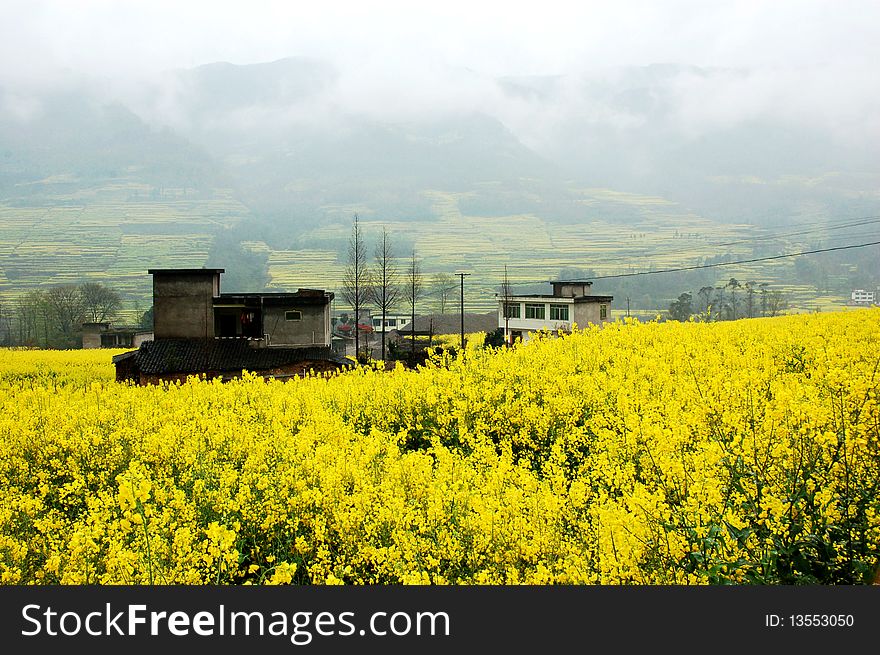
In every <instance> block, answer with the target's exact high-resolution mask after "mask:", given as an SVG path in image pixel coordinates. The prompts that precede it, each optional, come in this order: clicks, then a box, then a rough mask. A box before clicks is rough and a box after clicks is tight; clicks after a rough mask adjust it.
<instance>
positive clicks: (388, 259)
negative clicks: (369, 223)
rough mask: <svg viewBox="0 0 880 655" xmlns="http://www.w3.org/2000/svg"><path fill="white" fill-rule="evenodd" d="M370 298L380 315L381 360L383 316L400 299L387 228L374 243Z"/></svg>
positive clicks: (383, 348) (395, 267)
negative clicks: (374, 256) (374, 254)
mask: <svg viewBox="0 0 880 655" xmlns="http://www.w3.org/2000/svg"><path fill="white" fill-rule="evenodd" d="M368 293H369V296H370V300H372V301H373V304H374V305H375V306H376V309H378V310H379V313H380V314H381V316H382V361H384V360H385V317H386V316H387V315H388V312H389V311H390V310H391V309H392V308H393V307H394V306H395V305H396V304H397V301H398V300H399V299H400V286H399V284H398V272H397V264H396V262H395V260H394V251H393V250H392V248H391V240H390V239H389V237H388V230H387V229H386V228H384V227H383V228H382V236H381V238H380V239H379V242H378V243H377V244H376V258H375V264H374V266H373V271H372V275H371V276H370V287H369V291H368Z"/></svg>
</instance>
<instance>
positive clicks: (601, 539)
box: [0, 310, 880, 584]
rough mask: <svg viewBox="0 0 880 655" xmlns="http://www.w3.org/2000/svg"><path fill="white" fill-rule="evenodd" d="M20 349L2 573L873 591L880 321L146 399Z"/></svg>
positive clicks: (1, 380) (789, 325) (610, 338)
mask: <svg viewBox="0 0 880 655" xmlns="http://www.w3.org/2000/svg"><path fill="white" fill-rule="evenodd" d="M111 354H113V353H109V352H108V351H105V350H95V351H70V352H47V351H27V350H4V351H2V360H0V479H2V480H3V485H2V486H0V582H2V583H4V584H150V583H156V584H291V583H292V584H303V583H312V584H386V583H391V584H398V583H403V584H552V583H575V584H581V583H583V584H593V583H603V584H704V583H792V582H813V583H815V582H818V583H826V584H831V583H853V582H865V581H867V580H868V579H869V578H870V576H871V575H872V573H873V571H874V569H875V566H876V564H877V560H878V557H880V511H878V510H880V507H878V505H880V501H878V500H877V498H878V493H877V492H878V489H880V443H878V439H880V435H878V431H880V405H878V392H880V311H878V310H862V311H853V312H847V313H842V314H822V315H810V316H789V317H782V318H775V319H754V320H748V321H745V320H744V321H736V322H728V323H718V324H702V323H694V322H689V323H665V324H658V323H648V324H639V323H637V322H634V321H631V320H630V321H624V322H618V323H614V324H609V325H606V326H605V327H604V328H602V329H598V328H595V327H588V328H586V329H583V330H576V331H575V333H573V334H570V335H563V336H557V337H553V338H551V337H550V336H549V335H547V336H544V337H542V338H537V339H535V340H533V341H532V342H530V343H529V344H525V345H523V344H517V345H516V346H515V347H513V348H509V349H501V350H493V349H480V348H477V347H468V349H467V351H466V352H465V353H459V354H458V355H457V356H455V357H452V356H449V355H440V356H438V357H436V358H434V359H433V360H431V361H430V362H429V363H428V365H426V366H425V367H423V368H421V369H419V370H416V371H411V370H405V369H403V368H402V367H398V368H395V369H394V370H391V371H387V372H385V371H382V370H380V369H379V367H368V368H361V369H357V370H353V371H349V372H345V373H342V374H339V375H334V376H329V377H326V376H319V375H312V376H309V377H306V378H303V379H293V380H290V381H286V382H280V381H268V382H267V381H264V380H262V379H261V378H259V377H257V376H253V375H247V374H246V375H245V376H244V377H243V378H242V379H240V380H235V381H232V382H229V383H220V382H219V381H216V380H214V381H205V380H200V379H198V378H191V379H190V380H188V381H187V382H185V383H174V384H166V385H162V386H153V387H136V386H131V385H129V384H119V383H116V382H115V381H114V375H113V368H112V365H111V364H110V355H111Z"/></svg>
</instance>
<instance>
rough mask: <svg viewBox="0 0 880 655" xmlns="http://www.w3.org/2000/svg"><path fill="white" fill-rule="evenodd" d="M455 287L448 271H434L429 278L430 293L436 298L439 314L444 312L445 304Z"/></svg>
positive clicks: (453, 279)
mask: <svg viewBox="0 0 880 655" xmlns="http://www.w3.org/2000/svg"><path fill="white" fill-rule="evenodd" d="M456 288H457V284H456V281H455V278H454V277H452V276H451V275H450V274H449V273H435V274H434V276H433V277H432V278H431V293H432V294H433V295H434V296H435V297H436V298H437V306H438V309H439V310H440V313H441V314H445V313H446V305H447V304H448V303H449V301H450V299H451V298H452V294H453V293H455V289H456Z"/></svg>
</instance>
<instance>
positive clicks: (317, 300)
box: [214, 289, 333, 305]
mask: <svg viewBox="0 0 880 655" xmlns="http://www.w3.org/2000/svg"><path fill="white" fill-rule="evenodd" d="M331 300H333V293H332V292H330V291H324V290H323V289H297V291H296V292H295V293H290V292H287V293H277V292H266V293H263V292H259V293H221V294H220V296H219V297H217V298H214V304H215V305H222V304H223V303H224V302H238V303H245V304H246V303H249V302H250V303H256V304H259V303H263V304H264V305H285V304H289V303H291V302H295V303H298V304H301V305H326V304H327V303H328V302H330V301H331Z"/></svg>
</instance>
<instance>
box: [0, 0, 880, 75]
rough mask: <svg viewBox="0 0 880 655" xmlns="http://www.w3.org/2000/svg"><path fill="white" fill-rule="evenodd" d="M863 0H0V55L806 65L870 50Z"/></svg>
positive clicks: (508, 69)
mask: <svg viewBox="0 0 880 655" xmlns="http://www.w3.org/2000/svg"><path fill="white" fill-rule="evenodd" d="M878 25H880V3H878V2H876V0H865V1H862V2H848V1H844V0H832V1H818V0H814V1H810V0H773V1H772V2H768V1H766V0H754V1H752V0H743V1H737V2H706V1H705V0H700V1H692V0H676V1H672V0H667V1H661V0H652V1H651V2H637V1H627V0H618V1H615V2H606V1H603V2H572V1H571V0H565V1H564V2H557V1H555V0H544V1H542V2H510V1H506V2H484V1H480V0H470V1H469V2H460V1H457V0H446V1H444V2H442V3H441V2H437V3H422V2H412V0H406V1H400V2H374V1H370V2H364V1H363V0H358V1H349V0H336V1H335V2H332V3H327V4H324V5H322V4H320V3H312V2H292V1H290V0H283V1H267V0H262V1H261V0H250V1H248V2H244V1H243V0H238V1H236V2H223V1H218V0H186V1H183V2H181V1H180V0H177V1H167V0H149V1H143V2H142V1H134V0H132V1H128V0H126V1H120V0H76V1H75V2H71V1H70V0H4V1H3V3H2V4H0V61H2V67H3V74H4V75H5V76H9V75H15V76H16V77H20V76H27V75H32V74H35V73H38V72H41V71H46V70H47V69H51V68H57V67H69V68H72V69H74V70H78V71H85V72H89V73H99V74H114V75H115V74H120V73H130V72H138V71H144V72H148V71H156V70H161V69H166V68H173V67H192V66H196V65H199V64H204V63H208V62H214V61H229V62H232V63H238V64H245V63H254V62H261V61H270V60H273V59H278V58H281V57H287V56H294V55H310V56H318V57H325V58H331V59H334V60H343V61H345V60H350V59H352V58H362V57H368V58H371V59H376V60H379V61H382V62H384V63H385V64H387V65H388V67H389V68H390V69H394V68H399V67H401V66H404V65H405V64H406V62H407V61H408V60H410V61H411V60H412V59H416V60H422V61H424V60H434V59H436V60H438V61H443V62H445V63H449V64H452V65H460V66H469V67H474V68H477V69H479V70H480V71H481V72H485V73H488V74H510V73H561V72H567V71H570V70H572V69H581V68H583V67H584V66H591V65H603V66H604V65H608V66H616V65H621V64H625V65H628V64H636V65H641V64H650V63H656V62H679V63H688V64H695V65H699V66H725V67H728V66H745V67H780V66H781V67H813V66H828V65H837V64H841V63H843V64H847V65H862V64H867V63H869V62H870V63H872V64H874V63H876V62H877V61H880V28H878Z"/></svg>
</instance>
